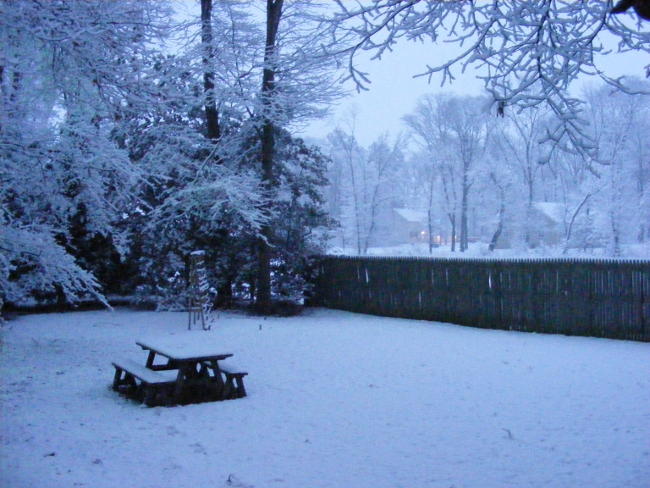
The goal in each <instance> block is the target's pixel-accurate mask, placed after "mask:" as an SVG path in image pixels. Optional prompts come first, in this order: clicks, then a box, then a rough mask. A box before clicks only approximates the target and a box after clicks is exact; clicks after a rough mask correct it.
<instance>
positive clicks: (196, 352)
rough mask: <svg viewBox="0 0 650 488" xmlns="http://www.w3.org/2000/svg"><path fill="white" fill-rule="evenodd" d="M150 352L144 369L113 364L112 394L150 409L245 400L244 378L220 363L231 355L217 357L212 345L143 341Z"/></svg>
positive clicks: (126, 363) (122, 362)
mask: <svg viewBox="0 0 650 488" xmlns="http://www.w3.org/2000/svg"><path fill="white" fill-rule="evenodd" d="M136 344H137V345H138V346H140V347H141V348H142V349H144V350H145V351H147V352H148V355H147V359H146V362H145V364H144V365H141V364H139V363H137V362H135V361H132V360H128V359H127V360H116V361H113V366H114V367H115V376H114V378H113V390H115V391H118V392H120V393H123V394H125V395H127V396H129V397H131V398H135V399H137V400H139V401H143V402H144V403H145V404H147V405H149V406H154V405H175V404H187V403H198V402H204V401H217V400H228V399H233V398H241V397H244V396H246V389H245V387H244V376H246V375H247V374H248V373H246V372H243V371H237V369H236V368H234V367H233V366H227V365H224V364H223V363H221V361H223V360H224V359H227V358H229V357H232V354H231V353H217V352H215V351H214V346H211V345H210V344H209V343H190V342H183V341H182V340H178V339H176V338H167V339H156V340H140V341H136Z"/></svg>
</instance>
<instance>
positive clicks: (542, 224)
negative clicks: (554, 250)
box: [496, 202, 566, 249]
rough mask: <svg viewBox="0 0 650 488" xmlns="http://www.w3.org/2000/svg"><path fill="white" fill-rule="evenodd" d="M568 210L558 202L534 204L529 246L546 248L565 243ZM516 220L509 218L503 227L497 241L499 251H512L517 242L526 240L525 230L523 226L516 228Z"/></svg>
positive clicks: (529, 217)
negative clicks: (566, 213)
mask: <svg viewBox="0 0 650 488" xmlns="http://www.w3.org/2000/svg"><path fill="white" fill-rule="evenodd" d="M565 212H566V208H565V206H564V205H563V204H561V203H556V202H533V204H532V206H531V209H530V214H528V215H527V216H526V217H527V219H528V220H529V223H530V225H529V227H528V245H529V246H530V247H531V248H536V247H544V246H557V245H560V244H561V243H562V242H563V241H564V235H565V230H564V224H565V218H566V217H565ZM516 225H517V223H516V222H515V219H513V218H508V217H507V216H506V221H505V222H504V225H503V231H502V232H501V236H500V237H499V240H498V241H497V244H496V248H497V249H510V248H511V247H513V244H514V243H515V241H516V240H521V241H523V240H524V236H525V232H526V231H525V229H524V228H523V224H520V228H518V229H517V228H516Z"/></svg>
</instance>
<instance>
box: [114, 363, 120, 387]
mask: <svg viewBox="0 0 650 488" xmlns="http://www.w3.org/2000/svg"><path fill="white" fill-rule="evenodd" d="M121 378H122V370H121V369H120V368H118V367H116V368H115V376H113V390H115V391H117V389H118V387H119V385H120V379H121Z"/></svg>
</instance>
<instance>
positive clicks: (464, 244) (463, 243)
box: [460, 165, 470, 252]
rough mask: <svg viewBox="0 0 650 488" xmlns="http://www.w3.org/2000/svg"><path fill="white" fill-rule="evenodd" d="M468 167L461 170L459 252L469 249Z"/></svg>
mask: <svg viewBox="0 0 650 488" xmlns="http://www.w3.org/2000/svg"><path fill="white" fill-rule="evenodd" d="M468 166H469V165H465V168H464V169H463V189H462V196H461V206H460V252H465V251H467V248H468V247H469V237H468V235H467V232H468V228H467V227H468V226H467V199H468V196H469V187H470V185H469V183H468V181H467V180H468V176H467V172H468V171H469V168H468Z"/></svg>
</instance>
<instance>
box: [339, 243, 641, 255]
mask: <svg viewBox="0 0 650 488" xmlns="http://www.w3.org/2000/svg"><path fill="white" fill-rule="evenodd" d="M327 254H333V255H346V256H355V255H357V254H358V253H357V250H356V249H355V248H341V247H330V248H329V249H328V250H327ZM368 255H369V256H418V257H432V258H481V259H487V258H490V259H511V258H513V259H518V258H565V259H569V258H579V259H600V258H605V259H610V258H614V257H615V256H613V254H612V253H611V252H609V251H608V250H607V249H604V248H595V249H589V250H586V251H585V250H582V249H569V250H568V251H567V252H566V253H565V252H564V249H563V248H562V247H560V246H555V247H538V248H535V249H495V250H494V251H490V250H489V249H488V244H486V243H483V242H471V243H470V244H469V249H467V251H465V252H460V251H459V250H458V248H456V251H455V252H451V249H450V247H449V246H448V245H444V246H440V247H435V248H433V249H432V250H431V253H429V246H428V244H425V243H413V244H401V245H398V246H385V247H371V248H369V249H368ZM618 258H621V259H648V258H650V242H647V243H644V244H634V245H631V244H628V245H624V246H621V254H620V256H618Z"/></svg>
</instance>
